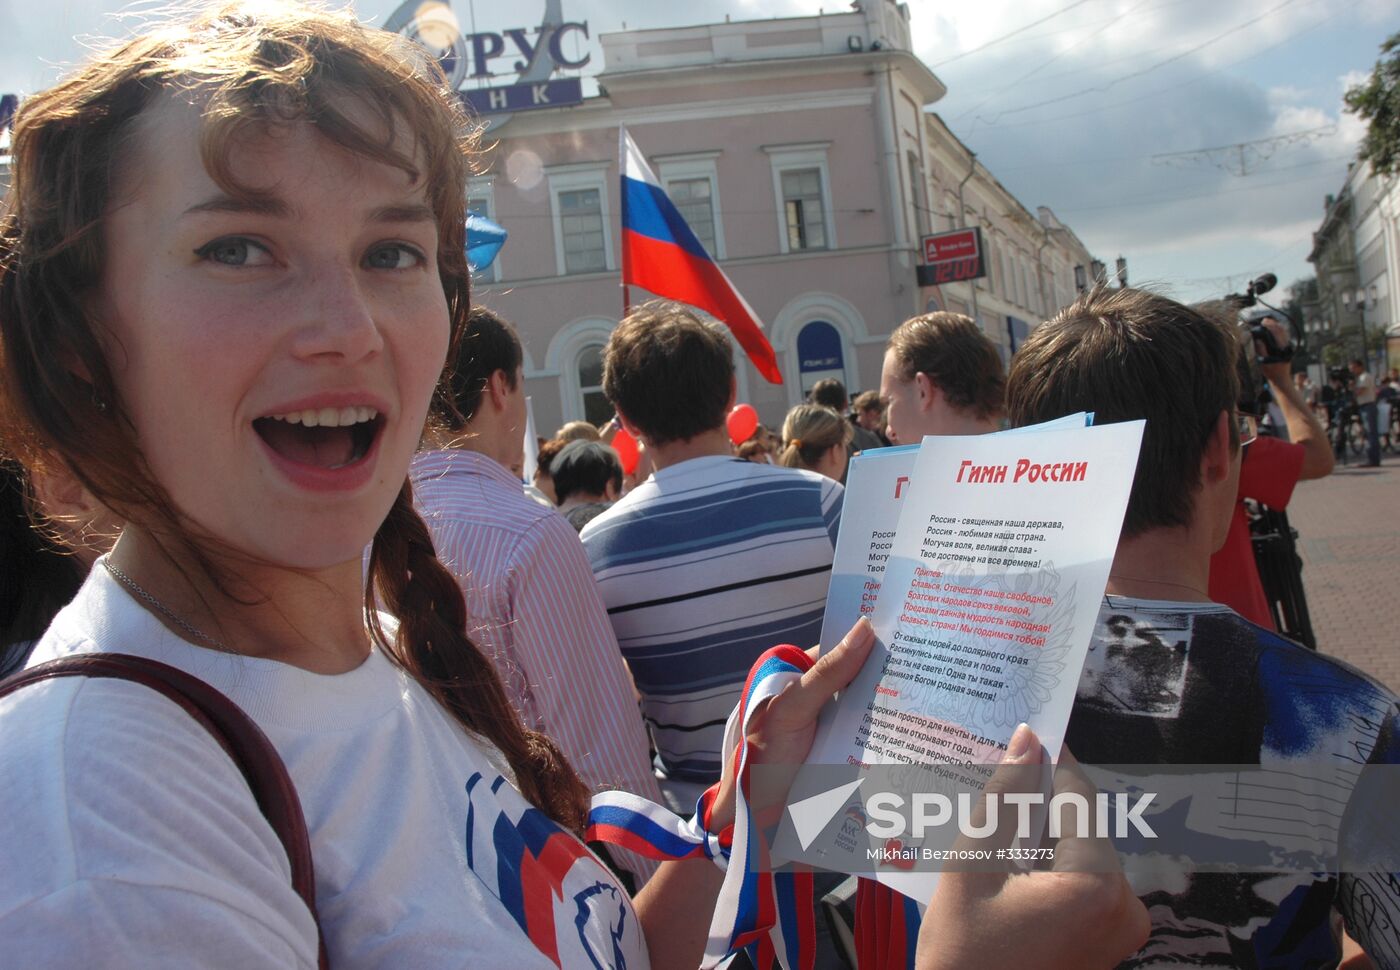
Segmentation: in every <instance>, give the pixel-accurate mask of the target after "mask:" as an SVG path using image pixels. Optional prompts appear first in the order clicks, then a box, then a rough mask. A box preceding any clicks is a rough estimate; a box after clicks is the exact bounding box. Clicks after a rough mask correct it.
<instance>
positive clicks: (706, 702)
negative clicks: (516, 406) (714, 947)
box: [556, 302, 842, 812]
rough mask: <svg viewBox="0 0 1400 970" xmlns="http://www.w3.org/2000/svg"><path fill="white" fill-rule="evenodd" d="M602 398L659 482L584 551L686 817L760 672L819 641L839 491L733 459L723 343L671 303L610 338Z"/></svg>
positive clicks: (592, 527)
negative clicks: (766, 659)
mask: <svg viewBox="0 0 1400 970" xmlns="http://www.w3.org/2000/svg"><path fill="white" fill-rule="evenodd" d="M603 389H604V391H605V392H606V393H607V395H608V399H609V400H610V401H611V402H612V403H613V405H614V407H616V409H617V416H618V420H619V421H620V422H621V424H622V426H623V427H624V428H625V429H626V430H627V431H628V432H629V433H630V434H632V435H633V436H634V437H636V438H637V439H638V440H639V441H641V442H642V443H643V444H644V445H645V446H646V449H647V453H648V454H649V455H650V456H651V458H652V461H653V462H654V465H655V469H656V471H655V473H654V474H652V475H651V477H650V478H648V479H647V480H646V481H644V482H642V483H641V484H640V485H638V486H637V487H636V488H634V489H633V490H632V491H630V492H628V493H627V494H626V495H625V496H623V497H622V498H621V499H620V500H619V501H618V502H617V503H616V504H615V505H613V507H612V508H610V509H608V510H607V511H606V512H604V513H602V514H601V515H599V516H598V517H597V518H596V519H594V520H593V521H592V522H590V523H588V525H587V526H585V527H584V530H583V544H584V548H585V549H587V551H588V557H589V560H590V561H591V562H592V565H593V571H594V574H595V575H596V577H597V579H598V588H599V590H600V591H601V593H602V596H603V601H604V602H605V603H606V604H607V608H608V614H609V616H610V618H611V620H612V624H613V628H614V630H615V631H616V633H617V639H618V643H619V644H620V645H621V647H622V653H623V656H624V657H625V658H626V659H627V662H628V665H629V666H630V668H631V670H632V675H633V679H634V680H635V682H636V685H637V689H638V690H639V691H640V692H641V695H642V707H643V712H644V714H645V717H646V720H647V723H648V725H649V726H650V728H651V734H652V740H653V743H654V746H655V748H656V754H657V764H658V767H659V769H660V770H661V772H662V773H663V775H664V777H665V779H666V782H665V783H664V785H663V787H664V788H665V790H666V792H667V795H668V798H669V799H670V800H671V803H672V805H673V807H675V808H676V809H677V810H678V811H686V812H689V811H691V810H692V809H693V807H694V804H695V798H696V796H697V795H698V794H699V792H700V791H701V790H703V789H704V788H705V787H706V786H708V785H709V784H711V783H712V782H714V781H715V780H716V779H717V778H719V774H720V746H721V742H722V740H723V734H724V723H725V719H726V718H727V717H728V716H729V712H730V711H731V710H732V709H733V707H734V705H735V703H736V702H737V700H738V698H739V695H740V692H741V691H742V689H743V685H744V679H745V677H746V676H747V675H748V671H749V667H750V666H751V665H752V664H753V662H754V660H756V659H757V658H758V656H759V654H761V653H762V652H763V651H764V650H767V649H768V648H769V647H771V646H773V645H774V644H775V643H782V642H787V643H803V644H813V643H816V642H817V639H818V638H819V636H820V634H821V621H822V610H823V606H824V603H825V600H826V587H827V582H828V580H829V578H830V572H831V560H832V556H833V554H834V551H835V543H836V524H837V520H838V518H839V516H840V512H841V496H842V489H841V486H840V485H838V484H837V483H836V482H834V481H832V480H831V479H829V478H826V477H825V476H822V475H817V474H815V473H813V472H807V471H801V470H798V469H793V468H779V467H775V466H772V465H767V464H757V463H755V462H749V461H744V460H743V459H740V458H736V457H735V456H734V452H733V447H732V445H731V444H730V441H729V433H728V431H727V430H726V429H725V417H726V415H727V414H728V413H729V409H730V408H731V407H733V404H734V394H735V391H734V363H733V357H732V354H731V351H730V346H729V340H728V338H727V337H726V336H725V334H724V332H723V331H722V330H720V329H719V328H718V327H717V326H715V325H714V324H709V323H704V322H702V321H701V320H700V319H699V318H698V317H696V316H695V314H694V313H693V312H692V311H690V310H689V309H687V308H686V307H684V306H682V305H680V304H677V303H665V302H653V303H647V304H645V305H643V306H640V307H637V308H635V309H634V310H633V311H632V313H631V314H630V315H628V317H627V318H626V319H625V320H623V321H622V323H621V324H619V325H618V327H617V329H616V330H615V331H613V335H612V338H611V339H610V340H609V341H608V347H607V350H606V351H605V353H604V369H603ZM556 464H557V460H556Z"/></svg>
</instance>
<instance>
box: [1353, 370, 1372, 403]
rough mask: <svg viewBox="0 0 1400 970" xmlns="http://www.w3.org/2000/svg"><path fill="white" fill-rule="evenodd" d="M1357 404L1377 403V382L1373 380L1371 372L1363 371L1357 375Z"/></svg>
mask: <svg viewBox="0 0 1400 970" xmlns="http://www.w3.org/2000/svg"><path fill="white" fill-rule="evenodd" d="M1356 403H1357V404H1375V403H1376V382H1375V381H1374V380H1372V379H1371V372H1370V371H1362V372H1361V373H1360V374H1357V375H1356Z"/></svg>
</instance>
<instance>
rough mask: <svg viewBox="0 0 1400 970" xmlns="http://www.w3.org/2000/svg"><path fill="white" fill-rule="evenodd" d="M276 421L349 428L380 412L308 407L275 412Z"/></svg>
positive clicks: (306, 425)
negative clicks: (287, 411)
mask: <svg viewBox="0 0 1400 970" xmlns="http://www.w3.org/2000/svg"><path fill="white" fill-rule="evenodd" d="M271 417H272V418H273V419H274V420H276V421H286V422H287V423H288V424H299V425H302V426H303V427H307V428H317V427H320V428H348V427H349V426H350V425H352V424H362V423H364V422H366V421H373V420H374V419H375V418H377V417H379V412H378V411H376V410H375V409H374V408H370V407H357V406H353V405H352V406H350V407H343V408H307V409H306V410H304V411H291V412H289V413H287V414H274V415H271Z"/></svg>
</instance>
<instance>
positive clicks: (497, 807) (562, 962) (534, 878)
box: [466, 773, 641, 970]
mask: <svg viewBox="0 0 1400 970" xmlns="http://www.w3.org/2000/svg"><path fill="white" fill-rule="evenodd" d="M508 787H509V786H508V785H507V784H506V780H505V779H504V778H502V777H501V776H500V775H497V776H496V777H495V778H494V779H487V778H486V777H485V776H483V775H482V774H480V773H476V774H473V775H472V777H471V778H470V779H468V781H467V785H466V790H467V830H466V849H467V866H468V867H469V868H470V869H471V870H472V872H474V873H475V874H476V876H477V877H478V878H479V879H480V880H481V882H482V884H483V885H485V887H486V888H487V889H488V890H489V891H490V892H491V893H492V894H493V895H494V896H495V897H496V898H497V899H499V900H500V901H501V903H502V904H503V905H504V906H505V908H506V910H507V912H509V913H510V915H511V916H512V917H513V918H514V919H515V922H516V923H517V924H518V925H519V926H520V929H521V930H523V931H524V933H525V935H526V936H528V937H529V938H530V942H532V943H534V944H535V946H536V948H538V949H539V951H540V952H541V953H543V954H544V955H545V956H546V957H548V958H549V960H550V962H552V963H553V964H554V965H555V966H556V967H583V966H592V967H595V968H598V970H626V967H627V954H628V953H629V952H631V951H636V950H637V949H639V948H640V946H641V943H640V940H641V928H640V927H639V926H638V925H637V921H636V918H635V916H634V915H633V913H632V909H631V907H630V905H629V904H628V901H627V899H626V897H625V896H624V895H623V890H622V888H621V887H620V886H618V885H617V884H616V883H615V882H614V881H613V879H612V878H611V876H610V875H609V874H608V872H607V870H606V869H604V868H603V865H602V863H600V862H599V861H598V859H597V857H596V856H594V855H593V853H591V852H589V851H588V849H587V848H586V847H585V846H584V844H583V843H582V842H580V841H579V840H578V839H576V838H574V837H573V836H571V835H569V834H568V833H567V832H565V831H563V830H562V829H561V828H559V826H558V825H556V824H555V823H554V822H553V821H552V820H551V819H550V818H549V817H548V816H547V815H545V814H544V813H543V812H541V811H540V810H539V809H537V808H534V807H527V808H526V809H525V810H524V811H523V812H522V813H520V814H519V816H518V817H514V818H513V817H511V816H512V813H511V812H510V810H509V806H508V805H506V804H505V803H503V802H501V801H498V800H497V799H498V798H499V797H500V793H501V790H502V788H508ZM488 791H489V794H487V793H488Z"/></svg>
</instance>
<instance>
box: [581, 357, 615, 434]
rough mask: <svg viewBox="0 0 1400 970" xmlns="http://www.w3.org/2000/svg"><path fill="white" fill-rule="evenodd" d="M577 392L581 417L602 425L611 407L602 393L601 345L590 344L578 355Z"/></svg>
mask: <svg viewBox="0 0 1400 970" xmlns="http://www.w3.org/2000/svg"><path fill="white" fill-rule="evenodd" d="M578 392H579V399H580V402H581V403H582V405H583V419H584V420H585V421H587V422H589V423H591V424H593V425H594V426H595V427H602V426H603V425H604V424H606V423H607V421H608V419H609V418H611V417H612V415H613V407H612V405H611V404H609V403H608V398H607V395H605V394H604V393H603V345H602V344H590V345H589V346H587V347H584V348H583V350H582V351H580V352H579V355H578Z"/></svg>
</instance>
